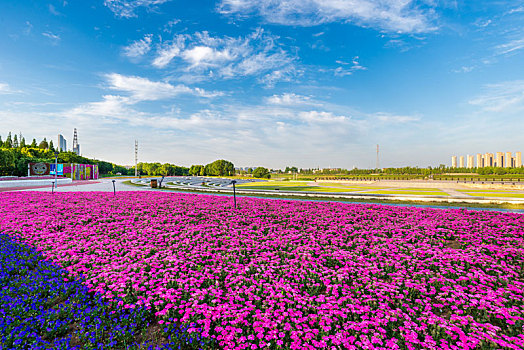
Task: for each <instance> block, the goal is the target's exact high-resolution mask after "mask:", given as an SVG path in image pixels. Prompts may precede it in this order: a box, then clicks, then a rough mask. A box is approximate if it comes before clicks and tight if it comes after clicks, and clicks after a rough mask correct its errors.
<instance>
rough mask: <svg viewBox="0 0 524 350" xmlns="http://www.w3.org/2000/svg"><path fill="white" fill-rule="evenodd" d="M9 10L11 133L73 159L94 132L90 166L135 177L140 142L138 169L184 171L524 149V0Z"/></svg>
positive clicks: (6, 91)
mask: <svg viewBox="0 0 524 350" xmlns="http://www.w3.org/2000/svg"><path fill="white" fill-rule="evenodd" d="M0 11H1V13H2V15H3V20H2V22H1V23H0V40H1V42H2V49H1V51H2V55H0V134H7V132H9V131H12V132H13V133H18V132H19V131H22V132H23V133H24V135H26V139H28V140H30V139H32V138H37V139H39V140H40V139H42V138H43V137H47V138H48V139H51V138H52V139H53V140H56V135H58V134H62V135H65V139H67V141H68V142H69V145H72V141H73V140H72V139H70V137H71V136H70V134H69V132H67V133H63V131H64V130H73V129H74V128H78V130H79V132H80V130H81V145H82V150H81V151H82V154H83V155H85V156H88V157H93V158H97V159H104V160H107V161H111V162H114V163H117V164H134V142H135V140H138V141H139V143H140V152H139V160H140V161H144V162H156V161H158V162H161V163H166V162H169V163H175V164H179V165H183V166H189V165H191V164H207V163H209V162H212V161H214V160H216V159H228V160H230V161H232V162H233V163H234V164H235V165H236V166H239V167H244V166H252V165H253V164H256V165H261V166H265V167H267V168H285V167H286V166H297V167H300V168H316V167H320V168H328V167H340V168H346V169H351V168H353V167H358V168H374V167H375V166H376V161H377V159H376V145H377V144H380V166H381V167H402V166H419V167H426V166H438V165H439V164H449V155H450V154H454V153H456V150H457V149H460V150H462V152H461V153H462V154H464V155H466V154H470V155H476V154H477V153H482V154H484V153H486V152H490V150H494V149H505V150H518V149H523V148H524V140H523V138H522V136H521V130H524V118H522V116H523V113H524V71H523V70H522V66H524V32H523V31H522V23H524V0H519V1H512V2H510V3H509V4H508V2H485V1H481V2H454V1H435V2H431V1H426V2H415V1H409V0H408V1H400V0H388V1H381V2H377V1H371V0H355V1H332V0H326V1H320V0H307V1H299V0H282V1H272V0H271V1H270V0H257V1H255V0H235V1H233V0H216V1H211V2H210V1H203V0H195V1H193V2H191V3H190V4H188V3H187V2H183V1H180V0H141V1H130V0H111V1H109V0H94V1H89V2H66V1H58V0H48V1H45V2H25V1H7V2H3V3H2V4H0ZM475 157H476V156H475ZM474 160H475V161H476V158H475V159H474ZM464 163H465V164H466V165H467V163H468V159H467V158H464Z"/></svg>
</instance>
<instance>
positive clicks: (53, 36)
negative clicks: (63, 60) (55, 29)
mask: <svg viewBox="0 0 524 350" xmlns="http://www.w3.org/2000/svg"><path fill="white" fill-rule="evenodd" d="M42 35H43V36H45V37H46V38H48V39H49V40H51V43H52V44H53V45H56V44H58V42H59V41H60V39H61V38H60V35H58V34H53V33H51V32H43V33H42Z"/></svg>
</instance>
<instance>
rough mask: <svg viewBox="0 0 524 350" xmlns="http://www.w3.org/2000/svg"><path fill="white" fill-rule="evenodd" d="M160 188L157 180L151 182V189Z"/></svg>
mask: <svg viewBox="0 0 524 350" xmlns="http://www.w3.org/2000/svg"><path fill="white" fill-rule="evenodd" d="M157 186H158V181H157V180H156V179H152V180H151V188H156V187H157Z"/></svg>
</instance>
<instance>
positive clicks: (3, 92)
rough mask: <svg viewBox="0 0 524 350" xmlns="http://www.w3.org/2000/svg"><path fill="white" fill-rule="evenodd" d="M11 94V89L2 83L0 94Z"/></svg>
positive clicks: (0, 84)
mask: <svg viewBox="0 0 524 350" xmlns="http://www.w3.org/2000/svg"><path fill="white" fill-rule="evenodd" d="M9 93H11V89H10V88H9V85H7V84H6V83H0V94H9Z"/></svg>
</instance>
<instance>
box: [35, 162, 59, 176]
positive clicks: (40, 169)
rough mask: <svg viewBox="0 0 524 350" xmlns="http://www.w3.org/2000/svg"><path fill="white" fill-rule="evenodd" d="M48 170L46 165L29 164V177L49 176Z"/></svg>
mask: <svg viewBox="0 0 524 350" xmlns="http://www.w3.org/2000/svg"><path fill="white" fill-rule="evenodd" d="M53 165H54V164H53ZM50 170H51V169H50V167H49V164H47V163H29V175H31V176H41V175H49V174H50Z"/></svg>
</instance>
